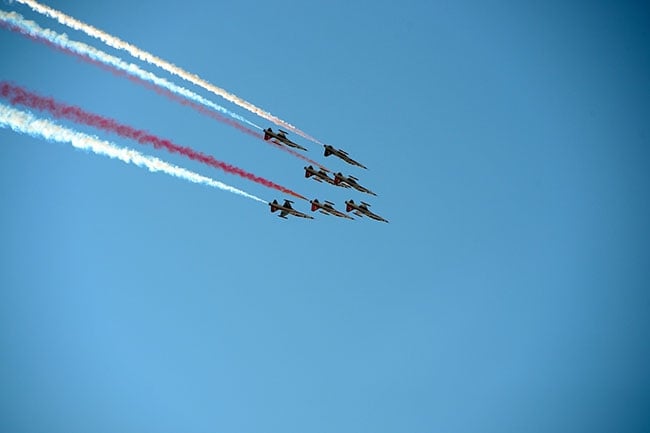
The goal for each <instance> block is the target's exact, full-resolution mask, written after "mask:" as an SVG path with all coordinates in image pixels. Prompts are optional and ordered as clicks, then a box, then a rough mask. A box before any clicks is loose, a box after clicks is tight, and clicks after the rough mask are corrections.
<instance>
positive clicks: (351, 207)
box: [345, 200, 388, 223]
mask: <svg viewBox="0 0 650 433" xmlns="http://www.w3.org/2000/svg"><path fill="white" fill-rule="evenodd" d="M369 207H370V205H369V204H368V203H366V202H363V201H362V202H361V204H356V203H355V202H354V200H348V201H346V202H345V211H346V212H350V211H353V212H352V213H353V214H355V215H357V216H360V217H362V216H364V215H365V216H367V217H369V218H372V219H374V220H377V221H383V222H385V223H387V222H388V220H387V219H384V218H382V217H380V216H379V215H377V214H376V213H373V212H372V211H370V209H368V208H369Z"/></svg>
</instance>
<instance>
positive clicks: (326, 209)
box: [309, 198, 354, 220]
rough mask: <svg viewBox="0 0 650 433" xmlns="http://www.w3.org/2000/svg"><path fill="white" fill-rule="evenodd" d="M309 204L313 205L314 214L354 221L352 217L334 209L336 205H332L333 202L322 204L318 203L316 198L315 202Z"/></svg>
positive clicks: (310, 201)
mask: <svg viewBox="0 0 650 433" xmlns="http://www.w3.org/2000/svg"><path fill="white" fill-rule="evenodd" d="M309 203H311V211H312V212H316V211H319V212H320V213H322V214H325V215H327V214H329V215H334V216H337V217H339V218H347V219H350V220H353V219H354V218H352V217H351V216H350V215H347V214H345V213H343V212H341V211H340V210H336V209H334V203H332V202H331V201H327V200H325V201H324V202H323V203H321V202H319V201H318V199H317V198H315V199H313V200H309Z"/></svg>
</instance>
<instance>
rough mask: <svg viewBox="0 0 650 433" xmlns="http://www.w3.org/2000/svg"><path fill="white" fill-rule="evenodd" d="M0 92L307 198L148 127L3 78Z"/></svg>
mask: <svg viewBox="0 0 650 433" xmlns="http://www.w3.org/2000/svg"><path fill="white" fill-rule="evenodd" d="M0 95H2V96H3V97H4V98H7V99H9V101H10V102H11V104H12V105H23V106H25V107H29V108H32V109H35V110H40V111H47V112H49V113H50V114H51V115H52V116H54V117H56V118H63V119H68V120H72V121H73V122H77V123H82V124H85V125H89V126H94V127H97V128H100V129H102V130H104V131H107V132H112V133H115V134H117V135H120V136H122V137H126V138H130V139H132V140H136V141H137V142H138V143H141V144H151V145H153V146H154V147H155V148H157V149H158V148H163V149H165V150H167V151H169V152H171V153H178V154H181V155H184V156H186V157H188V158H190V159H193V160H195V161H199V162H202V163H204V164H207V165H210V166H212V167H215V168H218V169H221V170H224V171H225V172H227V173H232V174H237V175H239V176H241V177H243V178H245V179H249V180H252V181H253V182H257V183H259V184H262V185H264V186H267V187H269V188H273V189H276V190H278V191H281V192H283V193H285V194H290V195H292V196H294V197H297V198H301V199H303V200H306V198H305V197H304V196H302V195H300V194H298V193H297V192H294V191H292V190H290V189H289V188H285V187H283V186H281V185H278V184H276V183H274V182H271V181H270V180H267V179H264V178H263V177H260V176H256V175H254V174H252V173H249V172H247V171H245V170H242V169H241V168H238V167H235V166H234V165H231V164H227V163H225V162H221V161H218V160H217V159H215V158H214V157H213V156H211V155H206V154H204V153H201V152H197V151H195V150H194V149H191V148H189V147H185V146H179V145H177V144H174V143H172V142H171V141H169V140H167V139H164V138H159V137H156V136H155V135H152V134H149V133H148V132H147V131H143V130H141V129H135V128H132V127H130V126H128V125H123V124H121V123H119V122H118V121H116V120H114V119H110V118H107V117H103V116H100V115H97V114H93V113H88V112H87V111H84V110H83V109H81V108H79V107H75V106H73V105H66V104H63V103H60V102H57V101H55V100H54V99H53V98H46V97H42V96H39V95H37V94H35V93H31V92H29V91H28V90H25V89H23V88H22V87H18V86H13V85H11V84H9V83H7V82H5V81H0Z"/></svg>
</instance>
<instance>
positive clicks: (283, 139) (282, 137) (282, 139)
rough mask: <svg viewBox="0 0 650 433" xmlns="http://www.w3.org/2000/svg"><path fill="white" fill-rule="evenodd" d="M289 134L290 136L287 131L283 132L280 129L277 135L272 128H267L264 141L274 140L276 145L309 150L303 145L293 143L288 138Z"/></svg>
mask: <svg viewBox="0 0 650 433" xmlns="http://www.w3.org/2000/svg"><path fill="white" fill-rule="evenodd" d="M287 134H288V132H287V131H283V130H281V129H278V132H277V133H275V132H273V130H272V129H271V128H266V129H265V130H264V140H266V141H269V140H271V139H272V138H273V139H274V140H272V141H273V142H274V143H276V144H284V145H287V146H289V147H294V148H296V149H300V150H307V149H305V148H304V147H302V146H301V145H299V144H297V143H294V142H293V141H291V140H289V139H288V138H287Z"/></svg>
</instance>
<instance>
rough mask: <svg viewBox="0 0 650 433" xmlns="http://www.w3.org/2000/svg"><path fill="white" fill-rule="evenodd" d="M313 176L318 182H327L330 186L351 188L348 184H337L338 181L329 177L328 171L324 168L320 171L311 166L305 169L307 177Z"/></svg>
mask: <svg viewBox="0 0 650 433" xmlns="http://www.w3.org/2000/svg"><path fill="white" fill-rule="evenodd" d="M312 176H313V178H314V180H315V181H317V182H323V181H325V182H327V183H329V184H330V185H334V186H340V187H343V188H350V185H348V184H347V183H338V184H337V183H336V180H335V179H332V178H331V177H329V175H328V174H327V170H325V169H323V168H321V169H320V170H316V169H315V168H314V167H312V166H311V165H310V166H309V167H305V177H312Z"/></svg>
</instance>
